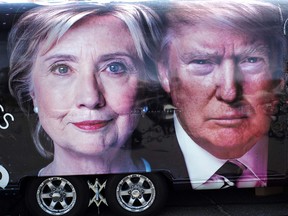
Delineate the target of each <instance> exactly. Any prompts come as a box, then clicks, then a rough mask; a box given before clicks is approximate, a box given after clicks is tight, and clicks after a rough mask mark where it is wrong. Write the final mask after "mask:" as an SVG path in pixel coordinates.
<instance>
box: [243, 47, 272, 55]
mask: <svg viewBox="0 0 288 216" xmlns="http://www.w3.org/2000/svg"><path fill="white" fill-rule="evenodd" d="M269 49H270V48H269V46H268V45H255V46H251V47H249V48H248V49H247V50H246V51H245V52H243V53H245V54H253V53H260V54H268V52H269Z"/></svg>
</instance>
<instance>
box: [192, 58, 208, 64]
mask: <svg viewBox="0 0 288 216" xmlns="http://www.w3.org/2000/svg"><path fill="white" fill-rule="evenodd" d="M192 63H193V64H209V63H210V62H209V60H207V59H196V60H193V61H192Z"/></svg>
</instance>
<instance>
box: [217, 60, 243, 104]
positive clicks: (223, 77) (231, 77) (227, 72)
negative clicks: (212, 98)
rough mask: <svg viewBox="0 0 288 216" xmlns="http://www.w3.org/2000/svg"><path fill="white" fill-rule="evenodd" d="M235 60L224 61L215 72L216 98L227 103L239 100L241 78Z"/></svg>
mask: <svg viewBox="0 0 288 216" xmlns="http://www.w3.org/2000/svg"><path fill="white" fill-rule="evenodd" d="M239 78H240V77H239V73H238V72H237V66H236V64H235V62H234V61H233V60H232V59H231V60H226V61H224V62H222V63H221V64H220V66H219V68H218V71H216V72H215V82H216V98H217V99H218V100H221V101H224V102H226V103H233V102H235V101H236V100H237V97H238V96H239V91H240V79H239Z"/></svg>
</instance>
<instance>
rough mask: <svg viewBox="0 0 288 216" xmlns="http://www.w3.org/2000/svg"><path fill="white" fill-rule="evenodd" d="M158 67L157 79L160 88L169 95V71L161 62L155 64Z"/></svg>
mask: <svg viewBox="0 0 288 216" xmlns="http://www.w3.org/2000/svg"><path fill="white" fill-rule="evenodd" d="M157 67H158V78H159V80H160V83H161V86H162V88H163V89H164V90H165V91H166V92H167V93H170V80H169V69H168V66H167V65H164V63H163V62H159V63H158V64H157Z"/></svg>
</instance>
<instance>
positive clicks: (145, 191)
mask: <svg viewBox="0 0 288 216" xmlns="http://www.w3.org/2000/svg"><path fill="white" fill-rule="evenodd" d="M152 193H153V191H152V189H151V188H149V189H144V193H143V194H152Z"/></svg>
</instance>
